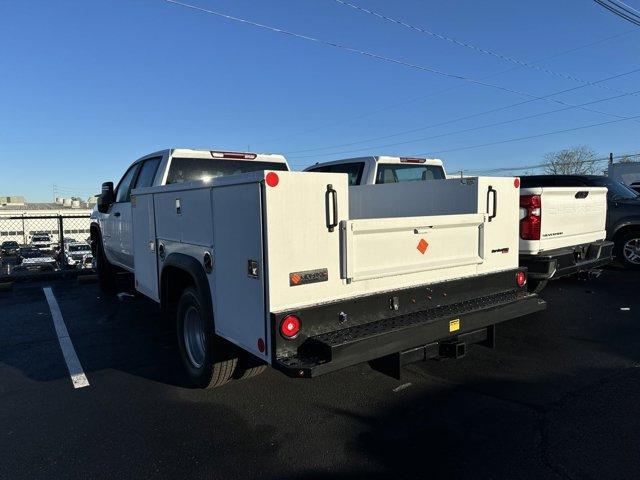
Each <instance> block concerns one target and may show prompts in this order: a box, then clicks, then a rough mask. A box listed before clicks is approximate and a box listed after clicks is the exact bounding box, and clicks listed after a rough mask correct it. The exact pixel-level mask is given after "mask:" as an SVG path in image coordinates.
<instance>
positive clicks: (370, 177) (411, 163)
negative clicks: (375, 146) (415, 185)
mask: <svg viewBox="0 0 640 480" xmlns="http://www.w3.org/2000/svg"><path fill="white" fill-rule="evenodd" d="M305 171H306V172H325V173H346V174H347V175H348V176H349V186H354V185H379V184H383V183H399V182H411V181H420V180H444V179H445V178H447V175H446V173H445V171H444V166H443V165H442V160H439V159H436V158H416V157H392V156H387V155H380V156H370V157H358V158H346V159H344V160H336V161H333V162H324V163H317V164H315V165H313V166H311V167H308V168H306V169H305Z"/></svg>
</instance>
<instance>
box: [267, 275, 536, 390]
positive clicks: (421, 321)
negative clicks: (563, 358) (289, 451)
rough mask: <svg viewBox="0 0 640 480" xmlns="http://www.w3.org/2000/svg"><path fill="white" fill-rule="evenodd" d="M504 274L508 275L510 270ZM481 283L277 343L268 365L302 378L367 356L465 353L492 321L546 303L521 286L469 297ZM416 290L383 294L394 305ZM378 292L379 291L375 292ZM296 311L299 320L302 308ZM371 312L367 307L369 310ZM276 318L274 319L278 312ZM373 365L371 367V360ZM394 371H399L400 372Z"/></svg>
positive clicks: (399, 361)
mask: <svg viewBox="0 0 640 480" xmlns="http://www.w3.org/2000/svg"><path fill="white" fill-rule="evenodd" d="M509 273H511V274H513V271H510V272H509ZM501 275H502V276H504V274H501ZM485 277H489V278H484V280H485V281H486V282H487V283H485V288H488V285H490V284H491V283H492V281H494V282H495V280H496V279H495V278H491V277H492V275H487V276H485ZM509 277H510V278H511V275H509ZM481 283H482V277H481V279H480V281H479V279H478V278H477V277H476V278H475V279H471V280H463V281H456V282H446V284H439V285H436V286H434V287H432V288H429V289H428V290H429V291H430V292H432V294H433V295H437V296H439V297H441V296H442V294H443V293H445V295H446V291H450V292H451V295H452V296H453V297H456V298H455V300H454V302H452V303H447V304H440V305H434V306H432V307H431V308H429V309H427V310H422V311H414V312H411V313H406V314H402V315H397V316H389V317H387V318H383V319H380V320H376V321H371V322H366V323H360V324H358V325H353V326H351V327H346V328H341V329H336V330H332V331H328V332H325V333H320V334H317V335H312V336H309V337H306V338H305V339H304V341H302V342H301V343H299V346H298V347H297V349H296V350H295V351H293V352H292V351H289V352H285V351H283V349H282V348H280V351H278V349H277V348H276V349H275V353H274V358H273V362H272V365H273V367H275V368H277V369H279V370H281V371H282V372H284V373H285V374H287V375H289V376H291V377H298V378H305V377H316V376H319V375H323V374H325V373H329V372H333V371H336V370H339V369H342V368H345V367H348V366H351V365H355V364H358V363H362V362H367V361H378V363H381V362H383V360H384V359H389V358H390V359H392V360H393V362H391V363H392V365H396V366H397V367H398V368H399V367H400V366H401V365H403V364H406V363H411V362H415V361H420V360H425V359H427V358H431V357H437V356H445V357H459V356H462V355H464V353H465V350H466V344H472V343H484V344H486V345H488V346H493V335H494V326H495V325H496V324H498V323H500V322H503V321H506V320H510V319H513V318H516V317H520V316H523V315H528V314H531V313H534V312H537V311H540V310H543V309H544V308H545V307H546V303H545V302H544V301H543V300H541V299H540V298H538V296H537V295H535V294H527V293H526V291H524V290H523V289H521V288H518V289H513V288H511V289H510V290H507V291H502V292H498V293H492V294H489V295H485V296H481V297H475V298H470V296H469V293H470V292H474V291H476V292H477V291H478V288H479V284H481ZM465 288H466V299H465V300H462V299H461V298H460V297H459V294H460V293H462V292H463V291H464V290H465ZM445 290H446V291H445ZM415 294H416V291H415V289H412V290H406V291H399V292H392V293H389V294H387V296H388V297H389V298H390V299H391V302H392V304H393V302H394V300H393V299H394V298H397V299H399V302H402V300H404V299H406V298H407V295H408V296H409V297H412V296H415ZM380 296H384V295H378V296H375V297H380ZM431 298H433V296H432V297H431ZM376 300H377V298H371V299H360V300H359V301H358V302H360V304H361V305H360V306H361V307H362V304H363V303H364V304H369V305H371V302H374V303H375V302H376ZM458 300H462V301H458ZM374 310H375V309H374ZM341 313H342V312H341ZM298 314H299V316H300V318H301V319H302V322H303V323H304V312H298ZM373 314H374V312H371V314H370V315H373ZM275 317H276V324H277V317H279V316H275ZM274 333H275V332H274ZM276 334H277V333H276ZM372 366H374V368H375V363H372ZM387 373H389V372H387ZM394 376H399V373H397V374H396V375H394Z"/></svg>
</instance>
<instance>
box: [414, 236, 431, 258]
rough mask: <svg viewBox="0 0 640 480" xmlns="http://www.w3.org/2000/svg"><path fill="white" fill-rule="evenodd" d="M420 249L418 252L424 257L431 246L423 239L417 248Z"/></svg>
mask: <svg viewBox="0 0 640 480" xmlns="http://www.w3.org/2000/svg"><path fill="white" fill-rule="evenodd" d="M416 248H417V249H418V251H419V252H420V253H421V254H423V255H424V252H426V251H427V248H429V244H428V243H427V241H426V240H425V239H424V238H422V239H420V241H419V242H418V246H417V247H416Z"/></svg>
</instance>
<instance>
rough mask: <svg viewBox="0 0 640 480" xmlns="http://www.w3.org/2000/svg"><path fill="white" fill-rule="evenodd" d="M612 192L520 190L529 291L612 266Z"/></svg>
mask: <svg viewBox="0 0 640 480" xmlns="http://www.w3.org/2000/svg"><path fill="white" fill-rule="evenodd" d="M606 220H607V189H606V188H604V187H536V188H522V189H521V190H520V265H522V266H524V267H527V270H528V273H529V289H530V290H531V291H535V292H540V291H541V290H542V289H543V288H544V286H545V285H546V283H547V281H548V280H551V279H556V278H560V277H564V276H566V275H571V274H575V273H579V272H589V271H593V270H594V269H597V268H598V267H602V266H604V265H606V264H608V263H610V262H611V260H612V253H613V246H614V244H613V242H611V241H609V240H605V238H606V236H607V232H606V228H605V223H606Z"/></svg>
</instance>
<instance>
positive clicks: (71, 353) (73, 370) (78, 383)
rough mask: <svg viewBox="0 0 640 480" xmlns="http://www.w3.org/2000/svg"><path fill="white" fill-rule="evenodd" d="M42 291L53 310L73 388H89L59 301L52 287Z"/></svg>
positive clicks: (59, 340)
mask: <svg viewBox="0 0 640 480" xmlns="http://www.w3.org/2000/svg"><path fill="white" fill-rule="evenodd" d="M42 290H44V296H45V297H47V303H48V304H49V310H51V316H52V317H53V326H54V327H55V329H56V334H57V335H58V342H59V343H60V348H61V349H62V355H63V356H64V361H65V362H66V363H67V369H68V370H69V375H70V376H71V383H73V388H82V387H88V386H89V380H87V376H86V375H85V374H84V371H83V370H82V365H80V360H78V355H76V351H75V349H74V348H73V343H71V338H70V337H69V332H68V331H67V326H66V325H65V324H64V320H63V319H62V312H61V311H60V306H59V305H58V301H57V300H56V297H55V296H54V295H53V292H52V291H51V288H50V287H44V288H43V289H42Z"/></svg>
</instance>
